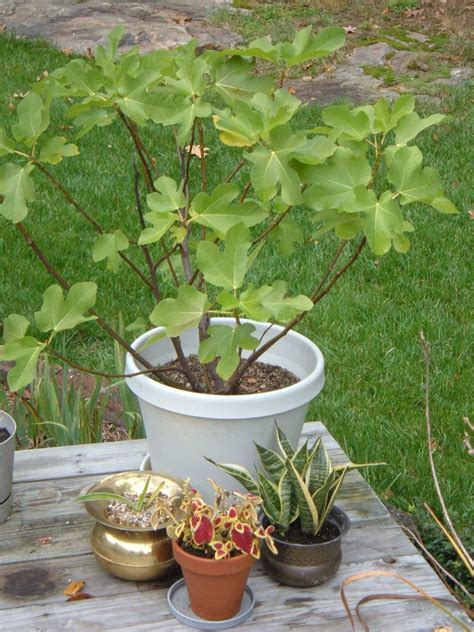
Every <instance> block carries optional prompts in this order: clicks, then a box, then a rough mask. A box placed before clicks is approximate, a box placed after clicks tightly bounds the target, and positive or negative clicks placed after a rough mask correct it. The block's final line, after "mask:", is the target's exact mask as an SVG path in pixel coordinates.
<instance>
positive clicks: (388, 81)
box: [362, 65, 397, 86]
mask: <svg viewBox="0 0 474 632" xmlns="http://www.w3.org/2000/svg"><path fill="white" fill-rule="evenodd" d="M362 69H363V71H364V73H365V74H366V75H369V76H370V77H374V78H375V79H380V80H381V81H383V83H384V85H386V86H393V85H395V84H396V83H397V78H396V77H395V73H394V71H393V68H390V66H370V65H365V66H362Z"/></svg>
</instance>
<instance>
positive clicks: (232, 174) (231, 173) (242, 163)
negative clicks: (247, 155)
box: [224, 158, 245, 182]
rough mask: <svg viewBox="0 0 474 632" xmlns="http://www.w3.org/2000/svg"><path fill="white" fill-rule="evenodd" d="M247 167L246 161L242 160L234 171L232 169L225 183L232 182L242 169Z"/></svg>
mask: <svg viewBox="0 0 474 632" xmlns="http://www.w3.org/2000/svg"><path fill="white" fill-rule="evenodd" d="M244 165H245V159H244V158H242V160H241V161H240V162H238V163H237V165H236V166H235V168H234V169H232V171H231V172H230V173H229V175H228V176H227V178H226V179H225V180H224V182H230V181H231V180H232V178H233V177H234V176H235V175H236V174H237V173H239V171H240V170H241V169H242V167H243V166H244Z"/></svg>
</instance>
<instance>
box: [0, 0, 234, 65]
mask: <svg viewBox="0 0 474 632" xmlns="http://www.w3.org/2000/svg"><path fill="white" fill-rule="evenodd" d="M228 2H229V0H200V1H199V2H196V1H195V0H166V1H161V0H143V1H142V2H137V1H131V0H34V1H31V0H10V1H9V0H7V1H6V2H5V1H4V0H2V2H0V24H2V23H3V24H4V25H5V26H6V28H7V30H8V31H11V32H15V33H17V34H18V35H23V36H25V37H39V38H44V39H47V40H48V41H49V42H50V43H51V44H53V45H54V46H56V47H57V48H59V49H68V50H73V51H75V52H78V53H86V52H87V51H88V49H90V50H91V51H94V50H95V48H96V46H97V45H98V44H103V43H104V42H105V39H106V36H107V33H109V31H111V30H112V29H113V28H114V27H115V26H117V25H118V24H123V25H124V27H125V29H126V33H125V37H124V41H123V43H122V47H123V48H124V49H126V48H129V47H131V46H134V45H138V46H139V47H140V50H141V51H142V52H148V51H151V50H156V49H158V48H172V47H175V46H179V45H181V44H186V43H187V42H188V41H189V40H190V39H191V38H192V37H197V39H198V40H199V42H200V44H201V45H203V46H213V47H216V48H219V47H223V48H225V47H229V46H233V45H235V44H236V43H238V42H239V40H240V38H239V36H238V35H236V34H235V33H231V32H230V31H228V30H226V29H224V28H220V27H216V26H213V25H211V24H210V23H209V22H208V19H207V18H208V16H209V12H210V11H212V10H214V9H216V8H218V7H222V6H225V5H226V4H228Z"/></svg>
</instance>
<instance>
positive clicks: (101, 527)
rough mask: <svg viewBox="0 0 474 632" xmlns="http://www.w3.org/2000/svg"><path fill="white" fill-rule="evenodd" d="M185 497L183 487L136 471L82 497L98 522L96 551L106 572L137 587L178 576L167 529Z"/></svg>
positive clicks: (93, 541) (104, 481)
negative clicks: (130, 581) (147, 582)
mask: <svg viewBox="0 0 474 632" xmlns="http://www.w3.org/2000/svg"><path fill="white" fill-rule="evenodd" d="M181 496H182V484H181V481H178V480H173V479H169V478H167V477H163V476H161V474H158V473H156V472H147V473H145V472H135V471H131V472H119V473H118V474H112V475H110V476H106V477H105V478H103V479H102V480H101V481H99V482H98V483H95V484H94V485H92V486H91V487H89V488H88V489H87V490H86V493H84V494H82V495H81V496H79V497H78V498H77V501H78V502H83V503H84V504H85V507H86V509H87V511H88V513H89V514H90V515H91V516H92V518H94V520H95V521H96V523H95V525H94V528H93V530H92V535H91V546H92V550H93V551H94V555H95V557H96V560H97V561H98V563H99V564H100V565H101V566H102V568H104V569H105V570H106V571H107V572H109V573H111V574H112V575H115V576H116V577H120V578H121V579H128V580H132V581H149V580H151V579H158V578H162V577H166V576H167V575H171V574H173V572H174V571H176V569H177V566H176V563H175V561H174V558H173V553H172V549H171V540H170V538H169V537H168V536H167V534H166V527H167V526H168V525H169V522H170V520H169V515H168V512H172V511H173V509H174V507H175V506H176V504H179V502H180V501H181ZM165 509H166V510H167V511H165Z"/></svg>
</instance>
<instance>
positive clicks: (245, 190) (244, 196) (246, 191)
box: [240, 180, 252, 204]
mask: <svg viewBox="0 0 474 632" xmlns="http://www.w3.org/2000/svg"><path fill="white" fill-rule="evenodd" d="M251 186H252V183H251V181H250V180H249V181H248V182H247V184H246V185H245V186H244V190H243V191H242V195H241V196H240V203H241V204H243V202H244V201H245V198H246V197H247V195H248V192H249V191H250V187H251Z"/></svg>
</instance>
